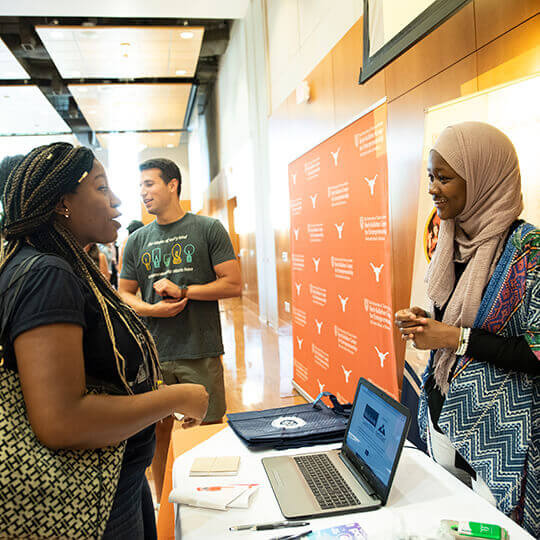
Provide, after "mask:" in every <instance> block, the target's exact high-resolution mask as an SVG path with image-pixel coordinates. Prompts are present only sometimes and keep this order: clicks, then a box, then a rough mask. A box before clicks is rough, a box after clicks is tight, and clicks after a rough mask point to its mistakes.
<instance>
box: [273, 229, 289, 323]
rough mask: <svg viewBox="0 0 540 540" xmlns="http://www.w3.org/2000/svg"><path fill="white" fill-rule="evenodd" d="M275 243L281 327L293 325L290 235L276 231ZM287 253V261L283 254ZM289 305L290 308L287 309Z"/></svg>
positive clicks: (284, 231) (287, 232)
mask: <svg viewBox="0 0 540 540" xmlns="http://www.w3.org/2000/svg"><path fill="white" fill-rule="evenodd" d="M274 242H275V246H276V276H277V289H278V317H279V325H280V326H284V325H285V326H287V325H290V324H291V312H290V306H291V302H292V283H291V252H290V249H291V247H290V244H291V239H290V233H289V229H287V230H275V231H274ZM283 253H287V260H284V258H283V256H282V254H283ZM287 305H288V306H289V307H288V308H287Z"/></svg>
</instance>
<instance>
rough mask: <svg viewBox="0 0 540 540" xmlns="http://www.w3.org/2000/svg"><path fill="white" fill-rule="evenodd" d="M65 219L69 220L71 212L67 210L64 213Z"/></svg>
mask: <svg viewBox="0 0 540 540" xmlns="http://www.w3.org/2000/svg"><path fill="white" fill-rule="evenodd" d="M64 217H65V218H66V219H67V218H68V217H69V210H68V209H67V208H66V209H65V211H64Z"/></svg>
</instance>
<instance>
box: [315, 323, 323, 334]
mask: <svg viewBox="0 0 540 540" xmlns="http://www.w3.org/2000/svg"><path fill="white" fill-rule="evenodd" d="M315 324H316V325H317V334H319V336H320V335H321V328H322V325H323V322H322V321H318V320H317V319H315Z"/></svg>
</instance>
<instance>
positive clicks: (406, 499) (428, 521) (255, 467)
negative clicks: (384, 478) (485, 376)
mask: <svg viewBox="0 0 540 540" xmlns="http://www.w3.org/2000/svg"><path fill="white" fill-rule="evenodd" d="M407 444H409V443H407ZM337 447H339V445H327V446H313V447H309V448H303V449H295V450H287V451H285V452H286V453H287V454H299V453H305V452H313V451H318V450H321V449H328V448H337ZM276 454H278V452H276V451H266V452H252V451H249V450H248V449H247V448H246V447H245V446H244V444H243V443H242V442H241V441H240V440H239V439H238V437H236V435H235V434H234V432H233V431H232V430H231V429H230V428H228V427H227V428H225V429H224V430H223V431H220V432H219V433H217V434H216V435H214V436H213V437H211V438H210V439H208V440H207V441H205V442H203V443H201V444H199V445H198V446H196V447H195V448H193V449H192V450H190V451H189V452H186V453H185V454H183V455H181V456H180V457H178V458H177V459H176V460H175V462H174V467H173V487H179V486H188V487H193V488H195V487H198V486H211V485H216V484H223V483H235V482H239V483H240V482H241V483H255V482H257V483H259V484H260V488H259V491H258V492H257V493H256V494H255V495H254V497H253V500H252V504H251V506H250V508H249V509H232V510H227V511H225V512H222V511H219V510H207V509H204V508H193V507H189V506H181V508H180V515H181V520H180V521H181V531H182V539H183V540H207V539H209V540H210V539H212V540H213V539H215V538H235V539H237V540H242V539H245V538H257V539H260V540H265V539H268V538H272V537H275V536H280V535H284V534H287V533H293V532H294V533H296V532H300V531H301V530H302V529H300V528H294V529H277V530H274V531H258V532H253V531H245V532H230V531H229V527H230V526H232V525H241V524H247V523H266V522H271V521H280V520H283V519H284V518H283V516H282V514H281V512H280V510H279V506H278V504H277V501H276V498H275V497H274V493H273V491H272V488H271V487H270V484H269V482H268V479H267V476H266V473H265V472H264V469H263V466H262V464H261V458H262V457H266V456H269V455H276ZM279 454H283V452H279ZM218 455H231V456H233V455H237V456H241V459H240V470H239V473H238V476H233V477H219V478H216V477H214V478H190V477H189V469H190V467H191V464H192V462H193V459H194V458H195V457H200V456H218ZM177 511H178V509H177ZM441 519H452V520H458V521H460V520H464V521H465V520H466V521H481V522H485V523H495V524H497V525H500V526H502V527H505V528H506V529H507V530H508V532H509V534H510V539H511V540H518V539H531V538H532V536H530V535H529V534H527V533H526V532H525V531H524V530H523V529H522V528H520V527H519V526H518V525H516V524H515V523H514V522H513V521H512V520H510V519H509V518H507V517H506V516H505V515H504V514H502V513H501V512H499V511H498V510H497V509H496V508H495V507H493V506H491V505H490V504H489V503H487V502H486V501H485V500H484V499H482V498H481V497H479V496H478V495H476V494H475V493H474V492H473V491H471V490H470V489H469V488H467V487H466V486H465V485H464V484H462V483H461V482H460V481H459V480H457V479H456V478H454V477H453V476H452V475H451V474H449V473H448V472H446V471H445V470H444V469H443V468H442V467H440V466H439V465H437V464H436V463H435V462H434V461H432V460H431V459H430V458H429V457H427V456H426V455H425V454H423V453H422V452H420V451H419V450H416V449H414V448H407V447H405V448H404V449H403V453H402V455H401V459H400V463H399V465H398V469H397V472H396V476H395V479H394V484H393V486H392V490H391V492H390V497H389V499H388V503H387V505H386V506H384V507H382V508H380V509H378V510H375V511H372V512H360V513H356V514H345V515H339V516H331V517H325V518H317V519H313V518H309V519H306V521H309V522H310V526H309V527H307V529H312V530H320V529H324V528H327V527H330V526H332V525H336V524H346V523H352V522H358V523H359V524H360V525H361V526H362V528H363V529H364V530H365V531H366V532H367V534H368V538H369V540H379V539H380V540H393V539H395V540H397V539H406V538H408V536H413V535H418V540H419V539H428V538H429V539H435V538H437V531H438V529H439V523H440V520H441ZM177 537H178V532H177Z"/></svg>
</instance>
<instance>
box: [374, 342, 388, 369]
mask: <svg viewBox="0 0 540 540" xmlns="http://www.w3.org/2000/svg"><path fill="white" fill-rule="evenodd" d="M374 348H375V351H376V352H377V355H378V356H379V360H380V362H381V367H384V361H385V360H386V357H387V356H388V355H389V354H390V353H387V352H385V353H383V352H381V351H379V349H377V347H374Z"/></svg>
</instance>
